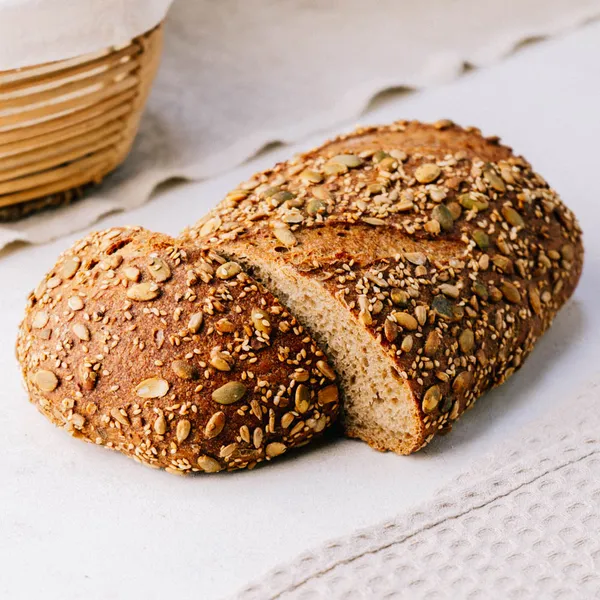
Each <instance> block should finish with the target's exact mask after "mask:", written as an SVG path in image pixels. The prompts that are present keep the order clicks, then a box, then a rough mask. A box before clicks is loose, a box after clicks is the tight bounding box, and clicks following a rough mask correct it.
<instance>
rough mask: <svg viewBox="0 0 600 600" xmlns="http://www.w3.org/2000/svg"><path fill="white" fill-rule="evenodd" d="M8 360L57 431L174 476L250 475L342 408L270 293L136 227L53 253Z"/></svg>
mask: <svg viewBox="0 0 600 600" xmlns="http://www.w3.org/2000/svg"><path fill="white" fill-rule="evenodd" d="M17 357H18V359H19V361H20V363H21V368H22V370H23V375H24V379H25V384H26V386H27V389H28V391H29V394H30V399H31V401H32V402H33V403H35V404H36V406H37V407H38V409H39V410H40V411H41V412H42V413H43V414H44V415H45V416H46V417H48V419H50V420H51V421H52V422H54V423H55V424H56V425H59V426H61V427H64V428H65V429H67V430H68V431H69V432H70V433H72V434H73V435H74V436H76V437H78V438H81V439H84V440H86V441H88V442H92V443H95V444H99V445H103V446H106V447H109V448H113V449H115V450H119V451H121V452H123V453H124V454H126V455H129V456H131V457H133V458H135V459H137V460H138V461H140V462H142V463H144V464H147V465H150V466H154V467H162V468H165V469H166V470H167V471H169V472H171V473H176V474H185V473H190V472H195V471H204V472H216V471H221V470H234V469H239V468H243V467H252V466H254V465H255V464H256V463H258V462H261V461H263V460H269V459H271V458H274V457H276V456H278V455H280V454H283V453H284V452H285V451H286V450H287V449H288V448H292V447H295V446H300V445H303V444H305V443H307V442H308V441H309V440H310V439H311V438H313V437H314V436H317V435H319V434H320V433H321V432H323V431H324V429H325V428H326V427H328V426H329V425H330V423H331V422H333V421H334V420H335V418H336V416H337V412H338V391H337V385H336V382H335V379H336V375H335V373H334V372H333V370H332V369H331V367H330V366H329V364H328V363H327V360H326V358H325V357H324V355H323V353H322V352H321V351H320V350H319V348H318V347H317V345H316V344H315V342H314V341H313V340H312V339H311V337H310V336H309V335H308V333H307V332H306V331H305V330H304V329H303V328H302V326H301V325H300V324H299V323H298V322H297V321H296V319H295V318H294V317H293V316H292V315H291V314H290V313H289V312H288V311H287V310H286V308H285V307H284V306H282V305H281V304H280V303H279V301H278V300H277V299H276V298H275V297H274V296H273V295H272V294H271V293H269V292H268V291H267V290H265V289H264V288H263V287H262V286H261V285H260V284H258V283H257V282H256V281H255V280H253V279H252V278H251V277H249V276H248V275H247V274H246V273H245V272H244V271H243V270H242V268H241V267H240V266H239V264H237V263H235V262H228V261H226V260H225V259H224V258H222V257H221V256H220V255H218V254H216V253H214V252H211V251H204V250H200V249H197V248H194V247H190V248H186V247H185V246H184V245H182V244H181V242H180V241H176V240H174V239H172V238H170V237H169V236H166V235H162V234H157V233H151V232H148V231H146V230H143V229H141V228H139V227H138V228H115V229H110V230H107V231H104V232H100V233H96V234H92V235H90V236H88V237H86V238H84V239H83V240H81V241H79V242H77V243H76V244H75V245H74V246H73V247H72V248H71V249H69V250H67V251H66V252H65V253H63V255H62V256H61V257H60V258H59V260H58V262H57V264H56V265H55V267H54V268H53V269H52V270H51V271H50V272H49V273H48V274H47V276H46V277H45V278H44V280H43V281H42V282H41V284H40V285H39V286H38V287H37V289H36V290H35V291H34V292H33V293H32V294H31V295H30V298H29V303H28V306H27V310H26V315H25V319H24V320H23V322H22V324H21V327H20V330H19V336H18V340H17Z"/></svg>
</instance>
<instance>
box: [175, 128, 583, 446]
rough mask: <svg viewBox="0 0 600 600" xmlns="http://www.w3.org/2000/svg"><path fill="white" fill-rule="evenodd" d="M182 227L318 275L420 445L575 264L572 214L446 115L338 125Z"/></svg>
mask: <svg viewBox="0 0 600 600" xmlns="http://www.w3.org/2000/svg"><path fill="white" fill-rule="evenodd" d="M184 237H186V238H187V239H192V240H195V241H196V242H199V243H200V244H205V243H210V244H213V245H215V246H216V247H220V248H222V249H223V251H224V252H226V253H227V252H229V251H232V250H233V251H234V254H236V255H240V254H242V253H246V254H248V255H250V254H252V253H253V252H254V253H255V254H257V253H259V254H261V255H265V256H269V257H270V258H272V259H273V260H275V261H279V262H281V263H283V264H288V265H294V266H295V268H296V269H297V271H298V272H299V273H302V274H304V275H305V276H307V277H313V278H317V279H318V280H319V281H321V282H322V283H323V285H324V286H325V288H326V289H328V290H329V291H330V293H331V294H332V295H334V296H336V297H337V298H339V299H340V300H342V301H343V302H344V303H345V304H346V305H347V306H348V308H349V310H351V311H352V313H353V314H354V315H355V316H356V317H357V319H358V320H359V321H361V322H362V323H363V325H364V327H365V328H366V329H367V330H368V331H369V332H370V333H371V334H372V335H373V336H374V337H375V338H376V339H378V340H380V342H381V344H382V346H383V347H384V348H385V349H386V351H387V352H388V353H389V354H390V356H392V357H394V359H395V363H396V366H397V372H398V376H399V377H402V378H403V379H404V380H405V381H406V382H407V383H408V385H409V386H410V387H411V389H412V390H413V392H414V397H415V401H416V402H418V404H419V408H420V410H421V411H422V412H421V414H422V418H423V422H424V426H425V427H424V430H423V437H422V440H421V441H420V442H419V443H423V442H425V441H427V440H429V439H430V438H431V435H432V434H433V433H435V432H436V431H438V430H440V429H447V428H448V427H449V426H450V424H451V422H452V421H453V420H454V419H456V418H457V417H458V416H459V415H460V414H461V413H462V412H463V411H464V410H465V408H468V407H469V406H470V405H471V404H472V403H473V402H474V401H475V399H476V398H477V397H478V396H479V395H480V394H481V393H482V392H483V391H484V390H485V389H487V388H489V387H490V386H491V385H494V384H498V383H500V382H502V381H503V380H504V379H506V377H508V376H509V375H510V374H511V373H512V372H514V370H515V369H517V368H518V367H519V366H520V365H521V364H522V362H523V359H524V358H525V356H526V355H527V354H528V353H529V352H530V350H531V349H532V347H533V344H534V342H535V340H536V339H537V338H538V337H539V336H540V334H541V333H542V332H543V331H544V330H545V329H546V328H547V327H548V325H549V324H550V322H551V320H552V318H553V316H554V314H555V313H556V311H557V310H558V308H559V307H560V306H561V305H562V304H563V303H564V301H565V300H566V299H567V298H568V296H569V295H570V294H571V293H572V291H573V289H574V288H575V286H576V283H577V280H578V278H579V275H580V272H581V268H582V261H583V248H582V244H581V231H580V228H579V226H578V224H577V222H576V219H575V217H574V216H573V214H572V213H571V211H569V210H568V209H567V208H566V207H565V206H564V205H563V204H562V202H561V201H560V199H559V198H558V196H557V194H556V193H555V192H554V191H553V190H552V189H551V188H550V187H549V186H548V184H547V183H546V182H545V181H544V180H543V179H542V178H541V177H540V176H539V175H538V174H537V173H535V172H534V171H533V169H532V168H531V166H530V165H529V163H528V162H527V161H526V160H525V159H523V158H522V157H518V156H515V155H513V153H512V151H511V149H510V148H508V147H506V146H503V145H501V144H500V143H499V140H498V138H495V137H491V138H490V137H488V138H485V137H483V136H482V135H481V133H480V132H479V130H477V129H475V128H466V129H463V128H460V127H458V126H456V125H454V124H453V123H451V122H450V121H440V122H438V123H435V124H432V125H426V124H422V123H418V122H405V121H402V122H398V123H395V124H393V125H390V126H383V127H367V128H361V129H358V130H357V131H355V132H354V133H352V134H349V135H344V136H340V137H339V138H336V139H334V140H332V141H330V142H327V143H326V144H324V145H323V146H321V147H320V148H317V149H315V150H312V151H310V152H308V153H306V154H303V155H301V156H299V157H296V158H294V159H292V160H290V161H288V162H285V163H280V164H278V165H276V166H275V167H274V168H273V169H271V170H268V171H265V172H263V173H259V174H257V175H255V176H254V177H253V178H252V179H250V180H249V181H247V182H245V183H243V184H242V185H240V186H239V188H238V189H236V190H234V191H232V192H231V193H230V194H228V196H227V197H226V198H225V200H224V201H223V202H222V203H221V204H220V205H219V206H218V207H217V208H216V209H215V210H214V211H212V212H211V213H210V214H209V215H207V216H206V217H205V218H204V219H202V220H201V221H200V222H199V223H198V224H197V225H196V226H195V227H194V228H192V229H191V230H189V231H187V232H186V233H185V234H184ZM351 433H352V432H351Z"/></svg>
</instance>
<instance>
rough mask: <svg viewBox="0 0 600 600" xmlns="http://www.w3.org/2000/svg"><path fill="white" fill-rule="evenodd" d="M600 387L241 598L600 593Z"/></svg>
mask: <svg viewBox="0 0 600 600" xmlns="http://www.w3.org/2000/svg"><path fill="white" fill-rule="evenodd" d="M599 395H600V385H599V384H598V383H590V384H589V385H588V386H587V387H586V389H585V390H583V391H582V393H581V394H580V395H579V396H577V395H574V397H573V400H572V401H569V402H567V403H566V404H565V405H564V406H563V407H562V408H561V409H559V411H558V413H555V414H552V415H551V416H550V418H548V419H547V420H546V421H544V422H542V423H540V422H536V423H534V424H532V425H530V426H529V427H528V429H526V430H525V431H524V432H522V433H520V434H519V435H517V436H516V437H515V438H514V439H513V440H510V441H508V442H506V443H505V444H504V445H503V446H502V447H500V448H499V449H497V450H495V451H494V453H493V455H492V456H490V457H487V459H486V458H485V457H484V459H483V460H480V461H478V463H477V466H476V467H475V468H474V469H472V470H470V471H468V472H466V473H464V474H463V475H461V476H460V477H459V478H458V479H457V480H455V481H454V482H453V483H452V484H450V485H448V486H445V487H444V489H443V490H442V491H441V492H440V493H439V494H438V495H437V497H436V498H435V499H434V500H433V501H431V502H429V503H427V504H426V505H423V506H420V507H419V508H417V509H415V510H413V511H412V512H409V513H408V514H404V515H401V516H399V517H398V518H396V519H395V520H393V521H390V522H387V523H384V524H381V525H378V526H375V527H372V528H369V529H365V530H362V531H359V532H356V533H353V534H352V535H350V536H348V537H344V538H342V539H338V540H335V541H332V542H330V543H328V544H325V545H324V546H322V547H320V548H318V549H316V550H313V551H311V552H307V553H305V554H303V555H301V556H300V557H298V558H296V559H295V560H293V561H292V562H290V563H289V564H286V565H282V566H280V567H278V568H276V569H274V570H273V571H271V572H270V573H268V574H267V575H266V576H265V577H263V578H262V579H261V580H259V581H257V582H256V583H254V584H253V585H250V586H248V587H247V588H245V589H244V590H242V591H240V592H239V593H238V594H236V596H235V598H236V599H237V600H267V599H274V598H280V599H282V600H283V599H286V600H292V599H293V600H335V599H338V598H339V599H340V600H341V599H344V600H353V599H365V600H367V599H368V600H375V599H377V600H379V599H392V598H394V599H395V598H399V599H404V598H406V599H407V600H417V599H420V598H427V600H436V599H440V600H441V599H444V600H446V599H448V600H454V599H457V598H468V599H469V600H479V599H481V600H490V599H492V600H493V599H496V598H497V599H499V600H500V599H502V600H504V599H507V598H515V599H516V598H519V599H521V598H527V599H529V598H531V599H534V598H535V599H537V598H561V599H562V598H564V599H569V600H574V599H582V598H590V599H591V598H599V597H600V536H599V535H598V532H599V531H600V416H599V411H598V402H599V400H600V398H599Z"/></svg>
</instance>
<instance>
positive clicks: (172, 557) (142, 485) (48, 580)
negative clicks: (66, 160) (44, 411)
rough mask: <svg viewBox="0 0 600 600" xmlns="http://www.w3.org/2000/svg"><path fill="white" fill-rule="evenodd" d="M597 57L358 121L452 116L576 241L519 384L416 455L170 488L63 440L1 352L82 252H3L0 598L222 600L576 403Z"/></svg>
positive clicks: (591, 248) (562, 54) (390, 104)
mask: <svg viewBox="0 0 600 600" xmlns="http://www.w3.org/2000/svg"><path fill="white" fill-rule="evenodd" d="M599 56H600V23H595V24H592V25H588V26H587V27H585V28H583V29H581V30H579V31H577V32H574V33H571V34H569V35H568V36H566V37H563V38H561V39H554V40H552V41H547V42H543V43H539V44H536V45H534V46H531V47H528V48H525V49H523V50H521V51H519V52H518V53H517V54H516V55H514V56H512V57H510V58H508V59H506V60H505V61H504V62H502V63H501V64H499V65H496V66H493V67H490V68H487V69H485V70H481V71H475V72H472V73H469V74H467V75H466V76H464V77H462V78H461V79H459V80H458V81H455V82H452V83H449V84H448V85H446V86H443V87H439V88H437V89H432V90H428V91H425V92H420V93H416V94H405V95H397V96H394V97H387V98H385V99H384V100H380V101H379V102H376V103H374V105H373V106H372V107H371V110H370V111H369V112H368V114H367V115H366V116H365V117H364V118H363V119H361V122H363V123H367V122H385V121H390V120H393V119H395V118H401V117H402V118H413V117H414V118H420V119H425V120H434V119H437V118H440V117H449V118H452V119H454V120H456V121H457V122H459V123H463V124H476V125H478V126H480V127H481V128H482V129H483V131H484V132H485V133H488V134H499V135H501V136H502V138H503V140H504V141H505V142H506V143H508V144H510V145H512V146H513V147H514V148H515V149H517V151H519V152H521V153H523V154H524V155H526V156H527V157H528V158H529V160H530V161H531V162H532V163H533V164H534V165H535V167H536V168H537V169H538V170H539V172H540V173H542V174H544V176H545V177H546V178H547V179H548V180H549V181H550V183H551V184H552V185H554V186H555V188H556V189H557V190H558V191H559V192H560V193H561V195H562V197H563V199H564V200H565V201H566V202H567V203H568V204H569V205H570V206H571V207H572V208H573V209H574V210H575V212H576V213H577V215H578V216H579V219H580V220H581V223H582V225H583V229H584V231H585V245H586V251H587V254H586V265H585V269H584V276H583V278H582V281H581V283H580V285H579V288H578V289H577V291H576V293H575V296H574V298H573V299H572V300H571V302H570V303H569V304H568V306H567V307H566V308H565V309H564V310H563V311H562V312H561V313H560V314H559V316H558V318H557V319H556V321H555V325H554V326H553V328H552V329H551V331H550V332H549V333H547V334H546V336H545V338H544V339H543V340H542V341H541V342H540V343H539V344H538V347H537V348H536V350H535V351H534V353H533V355H532V356H531V358H530V359H529V360H528V361H527V363H526V365H525V367H524V368H523V369H522V370H521V371H520V372H519V373H518V374H517V375H515V376H514V377H513V378H512V380H511V381H510V382H509V383H507V384H506V385H504V386H503V387H502V388H500V389H497V390H495V391H493V392H491V393H489V394H487V395H486V397H485V398H483V399H482V400H481V401H480V403H479V404H478V405H477V406H476V407H475V409H474V410H473V411H471V412H470V413H469V414H467V415H465V417H464V418H463V419H462V420H461V421H460V422H459V423H458V425H457V426H456V427H455V431H454V432H453V433H452V434H450V435H449V436H446V437H445V438H441V439H439V440H437V441H435V442H434V443H432V444H431V445H430V446H429V447H428V448H426V449H425V450H424V451H422V452H420V453H418V454H417V455H415V456H411V457H398V456H395V455H392V454H380V453H377V452H375V451H373V450H371V449H369V448H368V447H367V446H366V445H363V444H362V443H360V442H357V441H348V440H341V439H335V440H331V441H329V442H328V443H325V444H322V445H321V446H320V447H318V448H315V449H314V450H313V451H307V452H304V453H297V454H295V455H293V456H290V457H288V458H286V459H283V460H279V461H277V462H274V463H273V464H271V465H270V466H268V467H265V468H258V469H256V470H254V471H252V472H247V473H244V472H242V473H233V474H221V475H217V476H206V477H202V476H200V477H194V478H179V477H173V476H172V475H168V474H165V473H161V472H156V471H153V470H150V469H145V468H142V467H140V466H139V465H137V464H136V463H134V462H133V461H131V460H128V459H125V458H123V457H121V456H120V455H118V454H116V453H112V452H108V451H105V450H102V449H100V448H97V447H94V446H91V445H86V444H83V443H81V442H79V441H77V440H74V439H72V438H71V437H69V436H68V435H67V434H66V433H65V432H63V431H60V430H58V429H56V428H55V427H53V426H51V425H50V424H49V423H48V422H46V420H45V419H44V418H43V417H42V416H41V415H39V414H38V413H37V411H36V410H35V409H34V408H33V407H32V406H31V405H29V404H28V402H27V399H26V396H25V394H24V392H23V389H22V387H21V383H20V376H19V373H18V370H17V366H16V363H15V359H14V351H13V344H14V339H15V331H16V328H17V325H18V322H19V319H20V317H21V314H22V310H23V306H24V300H25V296H26V293H27V292H28V291H29V290H30V289H31V288H33V287H34V286H35V284H36V283H37V282H38V280H39V279H40V278H41V277H42V275H43V274H44V272H45V271H46V270H47V269H48V268H49V267H50V266H51V265H52V263H53V261H54V259H55V257H56V255H57V254H58V253H59V252H60V251H61V250H62V249H64V248H65V247H66V246H67V245H69V244H70V243H71V242H72V241H74V240H75V239H76V238H77V237H80V236H72V237H70V238H68V239H61V240H58V241H56V242H54V243H51V244H47V245H45V246H38V247H19V248H13V249H11V250H10V251H8V252H4V253H0V291H1V293H0V336H1V337H0V339H1V343H0V375H1V382H2V385H1V386H0V398H1V400H2V409H1V410H0V470H1V472H2V474H3V478H2V482H1V483H0V597H1V598H7V599H21V598H23V599H25V598H27V599H29V598H44V599H45V600H53V599H61V600H71V599H75V598H82V599H83V598H85V599H86V600H96V599H112V598H118V599H135V598H144V599H148V600H150V599H154V598H167V597H169V598H177V599H178V600H187V599H192V598H194V599H205V598H208V599H212V598H219V597H222V596H223V595H226V594H233V593H235V591H236V589H238V588H239V587H240V586H242V585H244V584H245V583H247V582H249V581H250V580H252V579H255V578H257V577H259V576H260V575H261V574H262V573H263V572H265V571H266V570H268V569H270V568H271V567H274V566H275V565H276V564H277V563H279V562H282V561H286V560H288V559H291V558H293V557H294V556H295V555H296V554H298V553H299V552H301V551H303V550H306V549H308V548H310V547H312V546H315V545H317V544H320V543H322V542H324V541H325V540H327V539H329V538H332V537H335V536H339V535H343V534H347V533H350V532H351V531H352V530H353V529H355V528H359V527H364V526H367V525H370V524H374V523H377V522H379V521H381V520H384V519H386V518H389V517H392V516H394V515H396V514H398V513H399V512H400V511H402V510H404V509H406V508H408V507H410V506H414V505H415V504H417V503H419V502H423V501H424V500H426V499H428V498H430V497H431V496H432V495H433V494H434V492H435V490H436V488H438V487H439V486H441V485H442V484H444V483H445V482H447V481H449V480H450V478H452V477H454V476H455V475H456V474H458V473H459V472H462V471H464V470H465V469H467V468H468V467H469V466H470V465H473V464H474V463H476V462H477V461H479V460H481V457H482V456H483V455H484V454H485V453H487V452H490V451H492V450H493V449H494V447H495V446H496V445H497V444H498V442H499V441H500V440H502V439H504V438H506V437H507V436H510V435H512V434H513V433H514V432H515V431H516V430H518V429H519V428H520V427H522V426H524V425H526V424H527V423H530V422H532V421H533V420H534V419H537V418H539V417H540V416H541V415H543V414H545V413H546V412H547V411H549V410H552V408H553V407H556V406H558V405H559V404H560V403H561V402H569V401H570V402H574V400H575V395H576V391H577V390H578V389H580V388H582V387H583V385H584V383H585V382H586V381H589V380H590V379H591V378H592V376H593V375H594V374H595V373H597V371H598V366H597V365H598V358H597V357H598V352H600V335H599V334H600V184H599V179H600V178H599V174H600V144H599V141H600V62H599V61H598V57H599ZM350 125H352V124H349V127H350ZM324 137H325V135H320V136H316V137H313V138H312V139H310V140H306V142H305V143H303V144H301V145H299V146H298V147H297V148H294V149H293V150H294V151H295V150H299V149H303V148H306V147H309V146H311V145H313V144H316V143H318V142H319V141H320V140H322V139H323V138H324ZM289 154H291V150H290V149H289V148H286V149H281V148H279V149H276V150H274V151H271V152H270V153H266V154H264V155H262V156H260V157H259V158H257V159H255V160H254V161H252V162H251V163H249V164H247V165H244V166H243V167H240V168H238V169H236V170H235V171H232V172H230V173H228V174H227V175H224V176H222V177H219V178H217V179H214V180H211V181H207V182H204V183H195V184H185V185H177V186H171V187H169V188H167V189H165V190H163V191H162V192H160V193H158V194H157V196H156V197H155V198H154V199H153V200H152V201H151V202H150V203H149V204H147V205H145V206H144V207H142V208H140V209H138V210H135V211H132V212H130V213H127V214H119V215H116V216H113V217H110V218H107V219H105V220H104V221H103V222H102V224H101V225H99V226H97V227H96V228H99V227H108V226H113V225H123V224H128V223H135V224H141V225H143V226H145V227H148V228H151V229H152V228H153V229H156V230H162V231H165V232H167V233H171V234H176V233H177V232H178V231H179V230H180V229H181V228H183V227H184V226H185V225H186V224H188V223H189V222H191V221H193V220H194V219H195V218H197V217H200V216H201V215H202V214H203V213H204V212H205V211H206V209H207V208H209V207H210V206H211V205H212V204H213V203H215V202H216V201H218V200H219V199H220V198H221V197H222V196H223V195H224V193H225V192H226V191H227V190H228V189H230V188H232V187H234V186H235V185H236V183H238V182H239V181H241V180H243V179H244V178H246V177H247V176H249V175H250V174H251V173H252V172H254V171H255V170H257V169H259V168H261V167H264V166H267V165H269V164H270V163H272V162H273V161H274V160H277V159H281V158H284V157H285V156H287V155H289Z"/></svg>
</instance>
